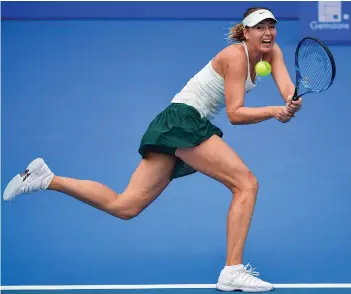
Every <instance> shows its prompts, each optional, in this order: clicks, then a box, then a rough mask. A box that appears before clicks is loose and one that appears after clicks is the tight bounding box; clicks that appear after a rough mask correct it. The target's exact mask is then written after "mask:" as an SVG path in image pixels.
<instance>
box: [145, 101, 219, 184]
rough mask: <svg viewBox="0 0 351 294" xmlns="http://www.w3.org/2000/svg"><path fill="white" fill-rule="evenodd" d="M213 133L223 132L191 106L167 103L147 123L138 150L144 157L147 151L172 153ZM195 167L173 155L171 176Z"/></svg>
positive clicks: (173, 177)
mask: <svg viewBox="0 0 351 294" xmlns="http://www.w3.org/2000/svg"><path fill="white" fill-rule="evenodd" d="M213 135H218V136H220V137H222V136H223V132H222V131H221V130H220V129H219V128H218V127H216V126H215V125H213V124H212V123H211V122H210V121H209V120H208V119H207V118H201V116H200V113H199V112H198V111H197V110H196V109H195V108H194V107H192V106H189V105H186V104H183V103H171V104H170V105H169V106H168V107H167V108H166V109H164V110H163V111H162V112H160V113H159V114H158V115H157V116H156V117H155V119H154V120H153V121H152V122H151V123H150V125H149V127H148V128H147V130H146V132H145V134H144V135H143V137H142V139H141V143H140V147H139V153H140V154H141V156H142V157H145V156H146V154H147V153H148V152H159V153H165V154H171V155H175V152H176V150H177V148H186V147H193V146H197V145H199V144H200V143H201V142H203V141H205V140H207V139H208V138H210V137H211V136H213ZM195 172H196V170H195V169H193V168H192V167H191V166H189V165H187V164H186V163H184V162H183V161H182V160H181V159H179V158H177V162H176V166H175V169H174V171H173V174H172V179H175V178H179V177H183V176H186V175H190V174H193V173H195Z"/></svg>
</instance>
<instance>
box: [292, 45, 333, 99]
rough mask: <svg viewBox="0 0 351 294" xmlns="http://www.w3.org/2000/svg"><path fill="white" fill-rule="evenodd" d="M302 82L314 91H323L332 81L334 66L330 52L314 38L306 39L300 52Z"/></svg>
mask: <svg viewBox="0 0 351 294" xmlns="http://www.w3.org/2000/svg"><path fill="white" fill-rule="evenodd" d="M298 67H299V73H300V76H301V83H302V84H303V85H304V87H306V88H309V89H310V90H312V91H317V92H318V91H322V90H324V89H326V88H328V87H329V85H330V83H331V82H332V76H333V66H332V64H331V61H330V58H329V55H328V53H327V52H326V51H325V50H324V48H323V47H322V46H321V45H320V44H319V43H318V42H316V41H314V40H306V41H305V42H304V43H303V44H302V45H301V47H300V49H299V52H298Z"/></svg>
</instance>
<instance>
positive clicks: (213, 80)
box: [171, 42, 256, 119]
mask: <svg viewBox="0 0 351 294" xmlns="http://www.w3.org/2000/svg"><path fill="white" fill-rule="evenodd" d="M240 44H242V45H243V47H244V49H245V53H246V57H247V68H248V71H247V78H246V81H245V91H246V92H248V91H251V90H252V89H253V88H254V87H255V86H256V85H255V84H254V83H253V82H252V80H251V76H250V62H249V54H248V51H247V46H246V43H245V42H242V43H240ZM171 103H185V104H187V105H190V106H193V107H194V108H195V109H197V111H198V112H199V113H200V115H201V117H206V118H208V119H212V118H213V117H214V116H215V115H216V114H217V113H218V112H219V111H220V110H221V109H222V108H224V107H225V97H224V79H223V78H222V77H221V76H220V75H219V74H218V73H217V72H216V71H215V70H214V69H213V67H212V60H211V61H210V62H209V63H208V64H207V65H206V66H205V67H204V68H203V69H201V70H200V71H199V72H198V73H197V74H196V75H195V76H194V77H192V78H191V79H190V80H189V81H188V82H187V84H186V85H185V87H184V88H183V89H182V90H181V91H180V92H179V93H178V94H176V95H175V96H174V98H173V99H172V101H171Z"/></svg>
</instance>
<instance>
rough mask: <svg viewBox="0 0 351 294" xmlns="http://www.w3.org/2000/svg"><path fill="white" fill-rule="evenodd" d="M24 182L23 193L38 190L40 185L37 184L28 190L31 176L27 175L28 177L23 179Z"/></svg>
mask: <svg viewBox="0 0 351 294" xmlns="http://www.w3.org/2000/svg"><path fill="white" fill-rule="evenodd" d="M24 182H25V184H26V185H25V186H24V189H23V192H24V193H33V192H37V191H40V185H38V187H37V188H36V189H33V190H30V183H31V182H32V177H31V176H28V178H27V179H26V180H25V181H24Z"/></svg>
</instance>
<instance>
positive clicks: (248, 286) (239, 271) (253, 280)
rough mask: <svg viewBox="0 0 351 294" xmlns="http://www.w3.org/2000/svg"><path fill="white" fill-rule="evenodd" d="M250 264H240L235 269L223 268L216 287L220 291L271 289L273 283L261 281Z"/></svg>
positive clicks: (263, 290) (260, 290)
mask: <svg viewBox="0 0 351 294" xmlns="http://www.w3.org/2000/svg"><path fill="white" fill-rule="evenodd" d="M253 270H254V268H252V267H251V265H250V264H247V265H246V266H244V265H240V266H237V267H235V269H230V268H229V267H226V268H224V269H223V270H222V271H221V273H220V275H219V278H218V283H217V285H216V288H217V289H218V290H220V291H237V290H241V291H242V292H266V291H271V290H273V285H272V284H270V283H267V282H265V281H262V280H261V279H259V278H257V277H256V276H258V275H259V273H258V272H254V271H253Z"/></svg>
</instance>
